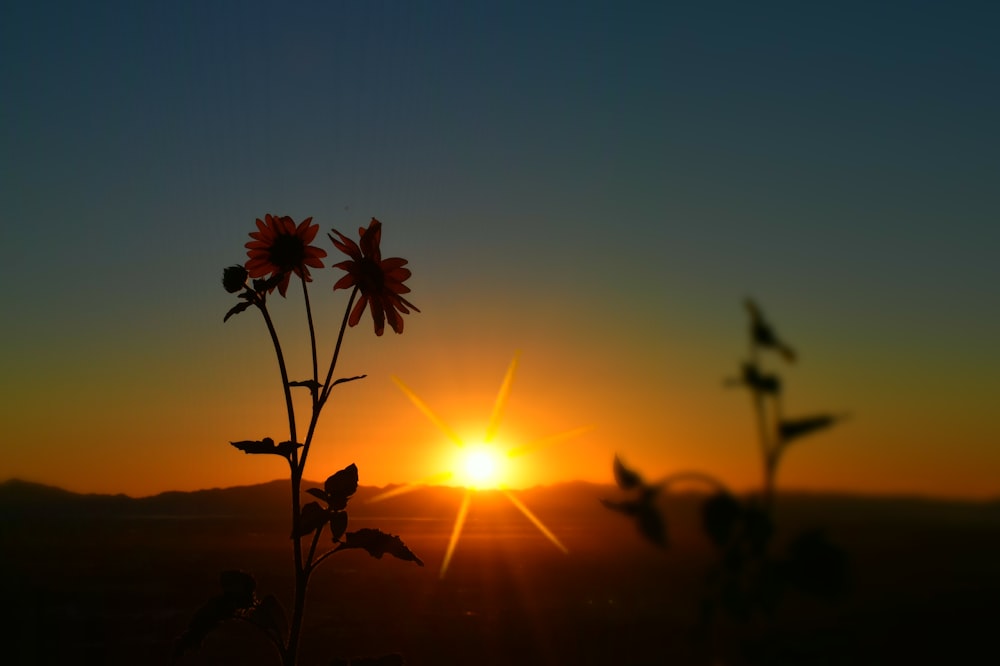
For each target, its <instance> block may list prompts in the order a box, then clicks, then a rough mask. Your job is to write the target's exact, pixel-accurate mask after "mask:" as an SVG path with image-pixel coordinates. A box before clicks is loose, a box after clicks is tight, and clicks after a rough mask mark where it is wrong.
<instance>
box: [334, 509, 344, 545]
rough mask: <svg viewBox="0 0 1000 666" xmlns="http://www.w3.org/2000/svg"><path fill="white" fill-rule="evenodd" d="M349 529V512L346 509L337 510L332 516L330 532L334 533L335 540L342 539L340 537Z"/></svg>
mask: <svg viewBox="0 0 1000 666" xmlns="http://www.w3.org/2000/svg"><path fill="white" fill-rule="evenodd" d="M346 530H347V512H346V511H335V512H334V513H333V515H332V516H330V533H331V534H332V535H333V540H334V541H340V537H342V536H344V532H345V531H346Z"/></svg>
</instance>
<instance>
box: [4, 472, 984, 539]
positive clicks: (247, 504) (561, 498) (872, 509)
mask: <svg viewBox="0 0 1000 666" xmlns="http://www.w3.org/2000/svg"><path fill="white" fill-rule="evenodd" d="M287 484H288V481H287V480H277V481H271V482H268V483H262V484H257V485H250V486H235V487H231V488H212V489H207V490H196V491H191V492H181V491H170V492H164V493H160V494H158V495H153V496H150V497H139V498H134V497H129V496H127V495H122V494H118V495H101V494H80V493H74V492H70V491H68V490H64V489H62V488H57V487H54V486H47V485H44V484H40V483H33V482H28V481H22V480H19V479H10V480H8V481H4V482H2V483H0V518H2V519H5V520H11V519H41V518H53V519H65V518H85V517H91V518H101V517H123V516H125V517H127V516H136V517H138V516H159V517H163V516H167V517H203V518H234V519H237V518H241V517H244V518H253V519H257V520H259V519H267V520H271V519H273V520H283V519H284V518H285V517H287V511H288V485H287ZM319 486H321V484H320V483H316V482H304V483H303V490H305V489H307V488H311V487H319ZM398 490H399V487H398V486H389V487H385V488H378V487H371V486H362V487H359V488H358V492H357V494H356V495H355V496H354V497H353V498H352V499H351V502H350V505H349V507H348V509H349V512H350V513H351V516H352V517H354V518H365V517H395V518H426V519H442V520H444V519H447V520H451V519H452V518H453V516H454V513H455V511H456V509H457V507H458V506H459V504H461V501H462V495H463V494H464V492H465V491H464V490H463V489H461V488H453V487H442V486H417V487H414V488H412V489H409V490H407V491H406V492H403V493H398V494H392V495H391V496H387V497H386V498H385V499H378V498H379V496H381V495H385V494H391V493H390V491H398ZM513 492H514V494H515V495H516V496H517V497H518V498H519V499H520V500H521V501H522V502H523V503H524V504H525V505H527V506H529V507H530V508H531V510H532V511H534V512H536V513H538V514H540V515H541V514H548V515H553V514H557V515H559V517H560V519H563V520H583V521H587V520H594V519H595V516H601V517H603V516H605V515H607V516H615V515H616V514H613V513H612V512H609V511H604V510H599V511H595V507H596V508H600V505H599V500H600V499H601V498H612V499H614V498H619V497H621V495H622V493H621V491H619V490H618V489H617V488H616V487H615V486H613V485H610V484H608V485H602V484H595V483H587V482H582V481H576V482H567V483H560V484H555V485H551V486H538V487H535V488H529V489H524V490H517V491H513ZM500 496H501V491H479V492H478V493H477V494H476V498H477V501H476V502H474V503H473V507H476V506H477V505H480V506H493V505H497V506H503V507H510V506H512V505H510V503H509V502H506V501H498V500H499V499H500ZM701 499H702V496H701V495H698V494H694V493H691V494H678V495H672V496H671V498H670V504H671V505H673V507H674V508H673V509H669V510H668V512H667V513H668V514H669V515H670V516H672V517H674V519H675V520H676V517H677V516H681V517H683V516H685V515H686V516H689V517H693V516H695V515H696V512H697V509H698V506H699V504H700V500H701ZM312 500H313V498H312V497H311V496H309V495H306V494H305V493H303V497H302V503H303V504H305V503H307V502H310V501H312ZM776 510H777V512H778V518H779V521H781V522H785V521H788V522H789V523H802V522H815V523H819V524H829V525H832V524H849V525H853V524H857V523H865V524H877V523H880V522H883V523H884V522H889V523H896V524H899V523H905V524H913V523H923V522H934V523H938V524H940V523H963V524H968V523H977V524H982V523H985V524H995V525H996V526H997V527H998V528H1000V500H993V501H988V502H972V501H957V500H940V499H928V498H920V497H896V496H870V495H851V494H835V493H802V492H799V493H786V494H783V495H780V496H779V498H778V500H777V503H776ZM615 519H616V520H617V519H620V517H618V518H615Z"/></svg>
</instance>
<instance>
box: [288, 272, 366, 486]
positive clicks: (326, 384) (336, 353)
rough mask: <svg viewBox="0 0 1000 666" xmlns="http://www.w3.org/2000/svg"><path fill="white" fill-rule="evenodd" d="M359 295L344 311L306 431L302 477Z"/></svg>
mask: <svg viewBox="0 0 1000 666" xmlns="http://www.w3.org/2000/svg"><path fill="white" fill-rule="evenodd" d="M357 295H358V288H357V287H355V288H354V290H353V291H351V297H350V298H349V299H348V301H347V307H346V308H345V309H344V320H343V321H342V322H341V323H340V333H339V334H338V335H337V344H336V345H335V346H334V348H333V358H331V359H330V369H329V370H327V372H326V379H324V380H323V386H322V388H321V389H320V393H319V400H318V401H316V403H315V404H314V405H313V411H312V418H311V419H310V420H309V429H308V430H307V431H306V441H305V442H304V446H303V447H302V459H301V460H300V461H299V474H300V476H301V474H302V473H303V472H304V471H305V468H306V458H307V457H308V455H309V446H310V444H312V438H313V434H314V433H315V432H316V424H317V423H319V414H320V412H321V411H322V410H323V406H324V405H326V401H327V399H328V398H329V397H330V389H331V388H332V385H331V382H332V380H333V371H334V369H335V368H336V367H337V360H338V359H339V358H340V347H341V345H342V344H343V342H344V333H345V332H346V331H347V321H348V319H349V318H350V315H351V307H352V306H353V305H354V299H355V297H357Z"/></svg>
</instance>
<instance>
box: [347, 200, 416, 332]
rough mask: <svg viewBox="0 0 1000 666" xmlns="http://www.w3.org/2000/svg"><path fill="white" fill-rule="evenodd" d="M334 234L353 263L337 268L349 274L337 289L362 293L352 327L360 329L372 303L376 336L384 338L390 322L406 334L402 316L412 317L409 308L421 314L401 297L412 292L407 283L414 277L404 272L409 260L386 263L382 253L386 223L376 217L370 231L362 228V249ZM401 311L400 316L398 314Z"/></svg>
mask: <svg viewBox="0 0 1000 666" xmlns="http://www.w3.org/2000/svg"><path fill="white" fill-rule="evenodd" d="M333 233H335V234H337V235H338V236H340V240H337V239H336V238H334V237H333V236H332V235H330V240H331V241H333V244H334V245H335V246H336V248H337V249H338V250H340V251H341V252H343V253H344V254H346V255H347V256H349V257H350V258H351V259H350V260H349V261H342V262H340V263H339V264H334V268H340V269H343V270H345V271H347V275H345V276H343V277H342V278H340V279H339V280H338V281H337V284H335V285H333V288H334V289H347V288H348V287H355V288H356V289H357V290H358V291H359V292H361V298H359V299H358V302H357V304H356V305H355V306H354V309H353V310H351V315H350V319H348V322H347V323H348V324H350V325H351V326H356V325H357V323H358V322H359V321H360V320H361V314H362V313H363V312H364V311H365V307H366V306H367V305H368V304H369V303H370V304H371V308H372V321H374V322H375V335H382V333H383V332H384V331H385V320H386V319H388V320H389V325H390V326H392V330H394V331H395V332H396V333H402V332H403V317H402V316H400V313H403V314H410V310H409V309H408V308H413V309H414V310H416V311H417V312H420V310H419V309H418V308H417V306H415V305H414V304H413V303H410V302H409V301H408V300H406V299H405V298H403V297H402V296H400V294H408V293H409V292H410V288H409V287H407V286H406V285H405V284H403V282H405V281H406V279H407V278H409V277H410V269H408V268H403V266H405V265H406V259H400V258H399V257H392V258H390V259H382V251H381V250H380V249H379V242H380V241H381V240H382V223H381V222H379V221H378V220H376V219H375V218H374V217H373V218H372V221H371V222H370V223H369V224H368V228H367V229H365V228H364V227H360V228H359V229H358V233H359V234H360V236H361V240H360V246H359V244H358V243H355V242H354V241H353V240H351V239H350V238H348V237H347V236H345V235H344V234H342V233H340V232H339V231H337V230H336V229H334V230H333ZM397 310H398V312H397Z"/></svg>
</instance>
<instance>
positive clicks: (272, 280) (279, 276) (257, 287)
mask: <svg viewBox="0 0 1000 666" xmlns="http://www.w3.org/2000/svg"><path fill="white" fill-rule="evenodd" d="M284 279H285V274H284V273H275V274H274V275H272V276H271V277H269V278H267V279H266V280H262V279H260V278H258V279H256V280H254V281H253V288H254V291H256V292H257V293H258V294H262V293H264V292H266V291H271V290H272V289H274V288H275V287H277V286H278V285H279V284H281V282H282V280H284Z"/></svg>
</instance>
